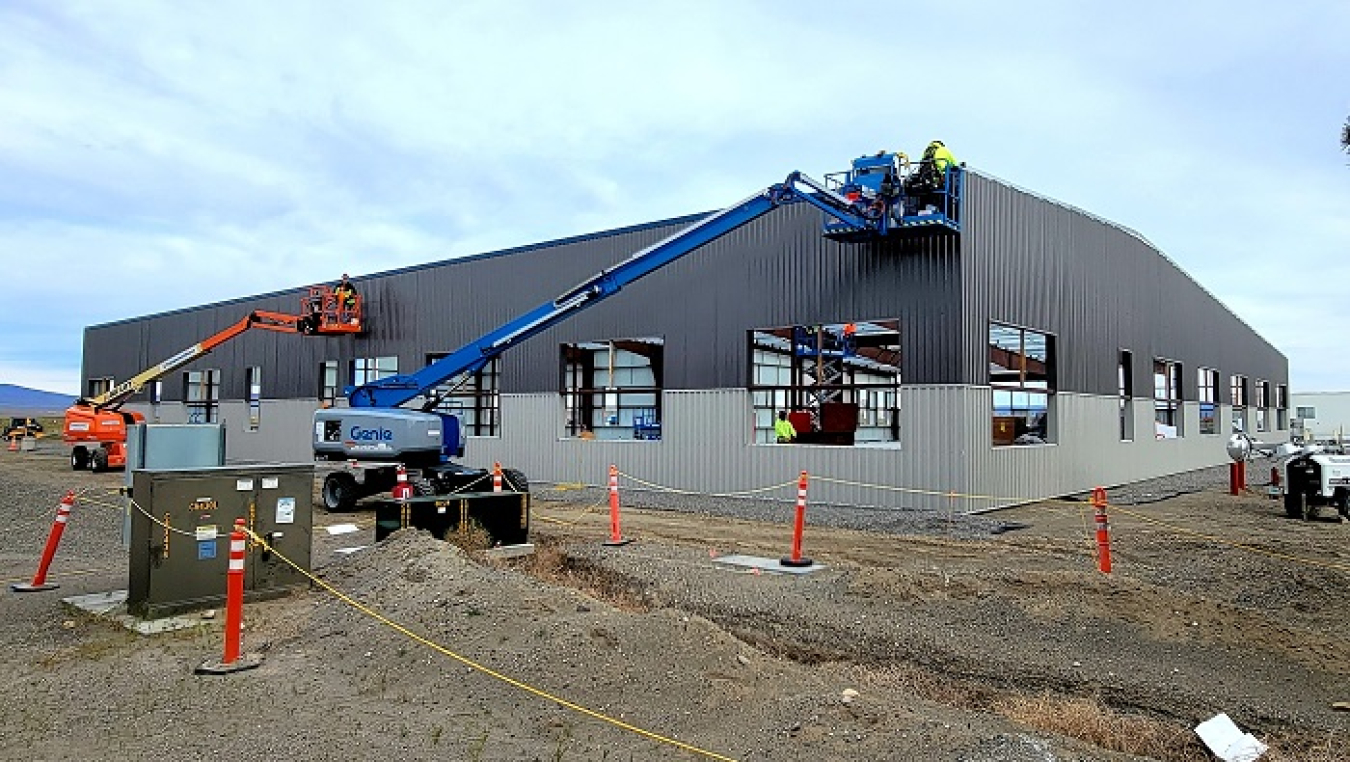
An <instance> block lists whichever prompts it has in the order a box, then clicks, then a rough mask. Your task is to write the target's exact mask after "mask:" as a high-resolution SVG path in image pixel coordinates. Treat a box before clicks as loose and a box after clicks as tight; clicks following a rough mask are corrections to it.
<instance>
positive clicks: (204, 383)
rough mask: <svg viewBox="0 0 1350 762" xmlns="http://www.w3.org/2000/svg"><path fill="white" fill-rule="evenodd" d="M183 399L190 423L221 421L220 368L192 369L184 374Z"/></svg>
mask: <svg viewBox="0 0 1350 762" xmlns="http://www.w3.org/2000/svg"><path fill="white" fill-rule="evenodd" d="M183 401H184V404H185V405H186V406H187V420H188V423H219V422H220V370H219V369H217V368H208V369H206V370H190V371H187V372H186V373H184V374H183Z"/></svg>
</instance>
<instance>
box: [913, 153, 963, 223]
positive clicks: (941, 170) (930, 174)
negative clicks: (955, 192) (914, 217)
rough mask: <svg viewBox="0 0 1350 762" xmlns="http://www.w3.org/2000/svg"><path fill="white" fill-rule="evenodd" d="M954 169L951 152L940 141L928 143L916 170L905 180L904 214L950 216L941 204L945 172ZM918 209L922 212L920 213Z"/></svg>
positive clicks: (944, 185) (953, 158)
mask: <svg viewBox="0 0 1350 762" xmlns="http://www.w3.org/2000/svg"><path fill="white" fill-rule="evenodd" d="M955 167H956V157H955V156H953V155H952V152H951V150H949V149H948V148H947V146H945V145H943V143H942V141H941V140H934V141H932V142H930V143H929V144H928V147H927V148H925V149H923V158H922V159H920V160H919V168H918V170H917V171H915V172H914V173H913V174H911V175H910V176H909V177H908V178H906V179H905V192H906V194H908V196H909V198H908V199H907V200H906V205H905V206H906V208H905V214H906V215H910V214H915V213H921V214H922V213H927V211H929V210H938V211H944V212H945V213H946V214H948V215H950V214H952V211H953V210H950V209H944V208H943V207H944V203H943V202H944V200H945V198H944V191H945V189H946V184H947V170H949V169H953V168H955ZM920 209H923V210H924V211H923V212H920V211H919V210H920Z"/></svg>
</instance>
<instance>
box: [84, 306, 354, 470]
mask: <svg viewBox="0 0 1350 762" xmlns="http://www.w3.org/2000/svg"><path fill="white" fill-rule="evenodd" d="M300 305H301V312H302V313H303V314H301V315H287V314H285V313H282V312H266V311H262V310H255V311H253V312H250V313H248V314H247V315H245V316H244V318H243V319H242V320H240V321H239V322H237V323H235V324H234V325H232V326H230V327H229V328H226V329H225V330H223V331H220V332H219V333H217V334H215V335H213V336H211V337H210V338H207V339H205V340H203V341H200V342H198V343H196V344H193V345H192V346H190V347H187V348H186V349H184V350H182V351H180V352H178V353H177V354H175V355H173V356H172V357H169V358H168V359H166V360H164V361H163V362H160V363H158V364H156V365H154V366H151V367H149V368H146V369H145V370H143V371H141V372H140V373H137V374H136V375H135V376H132V377H131V378H129V379H127V380H126V381H123V382H122V383H120V384H117V385H116V386H114V387H113V388H111V389H109V390H108V391H106V392H104V393H102V394H99V395H97V396H94V397H88V398H84V397H82V398H80V399H79V400H76V402H75V404H74V405H71V406H70V407H69V408H67V409H66V417H65V425H64V426H63V427H62V434H63V439H64V441H65V443H66V444H68V445H70V446H71V449H70V467H71V468H73V469H75V470H77V471H78V470H81V469H84V468H91V469H92V470H94V471H104V470H107V469H110V468H124V467H125V466H126V464H127V450H126V443H127V426H129V425H135V424H137V423H142V422H144V421H145V416H144V415H142V414H140V413H138V412H135V411H123V410H121V409H120V408H121V407H122V404H123V403H125V402H126V401H127V400H129V399H131V397H133V396H135V395H136V394H137V393H139V392H140V391H141V389H143V388H144V387H145V385H146V384H148V383H150V382H152V381H155V380H157V379H160V378H163V377H164V376H166V375H168V374H169V373H172V372H174V371H175V370H177V369H178V368H181V367H183V366H184V365H187V364H188V363H190V362H192V361H193V360H196V359H197V358H199V357H201V356H202V355H205V354H208V353H210V352H211V350H213V349H215V348H216V347H218V346H220V345H221V344H224V343H225V342H227V341H229V340H230V339H233V338H234V337H236V336H238V335H240V334H242V333H244V332H245V331H248V330H249V329H250V328H261V329H263V330H266V331H278V332H280V333H300V334H305V335H310V336H313V335H334V334H345V333H361V332H362V331H363V330H364V329H365V324H364V321H363V320H362V302H361V297H360V296H359V295H356V296H353V297H351V298H349V299H345V300H344V299H339V298H338V297H337V295H335V294H334V293H333V288H332V287H331V286H311V287H310V289H309V291H308V293H307V294H306V295H305V296H303V297H301V300H300Z"/></svg>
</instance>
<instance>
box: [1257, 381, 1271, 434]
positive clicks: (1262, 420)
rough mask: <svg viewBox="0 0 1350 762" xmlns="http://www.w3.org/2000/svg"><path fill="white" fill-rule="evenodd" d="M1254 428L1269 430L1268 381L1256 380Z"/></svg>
mask: <svg viewBox="0 0 1350 762" xmlns="http://www.w3.org/2000/svg"><path fill="white" fill-rule="evenodd" d="M1256 430H1257V431H1269V430H1270V382H1269V381H1263V380H1258V381H1257V382H1256Z"/></svg>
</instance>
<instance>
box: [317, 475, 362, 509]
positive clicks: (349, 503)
mask: <svg viewBox="0 0 1350 762" xmlns="http://www.w3.org/2000/svg"><path fill="white" fill-rule="evenodd" d="M321 493H322V496H323V507H324V508H327V509H328V510H329V511H331V512H333V513H341V512H345V511H350V510H351V509H353V508H355V507H356V500H357V489H356V478H355V477H353V476H352V475H351V474H349V473H347V472H345V471H334V472H333V473H331V474H329V475H327V476H325V477H324V478H323V489H322V490H321Z"/></svg>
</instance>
